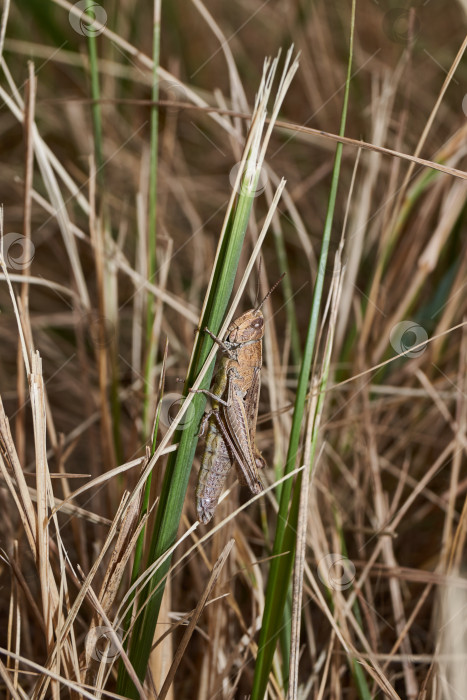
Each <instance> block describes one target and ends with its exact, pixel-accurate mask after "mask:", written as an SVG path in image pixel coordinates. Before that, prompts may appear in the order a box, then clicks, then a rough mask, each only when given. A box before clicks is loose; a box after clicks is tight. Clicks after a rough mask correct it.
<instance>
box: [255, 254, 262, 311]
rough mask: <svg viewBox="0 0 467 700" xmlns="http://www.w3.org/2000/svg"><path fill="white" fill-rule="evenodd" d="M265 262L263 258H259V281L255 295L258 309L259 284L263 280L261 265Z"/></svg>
mask: <svg viewBox="0 0 467 700" xmlns="http://www.w3.org/2000/svg"><path fill="white" fill-rule="evenodd" d="M262 264H263V258H260V259H259V264H258V281H257V282H256V296H255V309H256V304H257V303H258V297H259V284H260V281H261V266H262Z"/></svg>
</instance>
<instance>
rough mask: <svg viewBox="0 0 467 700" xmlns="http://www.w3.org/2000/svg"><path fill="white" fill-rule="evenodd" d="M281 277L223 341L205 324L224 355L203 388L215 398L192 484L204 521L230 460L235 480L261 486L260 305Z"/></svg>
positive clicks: (210, 512)
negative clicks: (209, 385) (195, 482)
mask: <svg viewBox="0 0 467 700" xmlns="http://www.w3.org/2000/svg"><path fill="white" fill-rule="evenodd" d="M281 279H282V277H281V278H280V279H279V280H278V282H276V284H275V285H274V286H273V287H272V289H271V290H270V291H269V292H268V294H267V295H266V296H265V298H264V299H263V301H262V302H261V304H260V305H259V306H258V307H257V308H256V309H250V311H246V312H245V313H244V314H243V315H242V316H240V317H239V318H237V319H236V320H235V321H233V322H232V323H231V324H230V326H229V328H228V330H227V338H226V340H225V341H221V340H219V339H218V338H216V336H214V335H213V334H212V333H211V332H210V331H209V330H208V329H205V330H206V332H207V333H209V335H210V336H211V337H212V338H213V340H214V341H215V342H216V343H218V344H219V345H220V346H221V348H222V350H223V351H224V353H225V356H224V357H223V358H222V362H221V365H220V367H219V371H218V378H217V381H216V383H215V385H214V386H213V391H212V393H211V392H208V391H204V392H203V393H205V394H207V395H209V396H211V398H212V399H213V404H212V409H211V411H209V412H208V413H207V414H206V416H205V418H204V421H203V427H202V430H201V433H203V432H204V429H205V427H206V424H207V425H208V430H207V435H206V446H205V450H204V454H203V457H202V460H201V468H200V471H199V476H198V485H197V488H196V507H197V511H198V517H199V519H200V520H201V521H202V522H203V523H208V522H209V521H210V520H211V518H212V516H213V514H214V510H215V508H216V506H217V502H218V500H219V497H220V495H221V493H222V489H223V487H224V483H225V480H226V478H227V474H228V473H229V471H230V469H231V467H232V464H235V467H236V469H237V474H238V478H239V481H240V482H241V483H242V484H245V485H246V486H248V488H249V489H250V491H251V492H252V493H253V494H257V493H260V492H261V491H262V490H263V485H262V483H261V479H260V477H259V474H258V468H263V467H264V466H265V462H264V459H263V457H262V455H261V453H260V452H259V450H258V448H257V447H256V444H255V437H256V420H257V417H258V400H259V391H260V374H261V366H262V361H263V360H262V341H263V336H264V317H263V313H262V311H261V307H262V306H263V304H264V302H265V301H266V299H267V298H268V297H269V295H270V294H271V293H272V291H273V290H274V289H275V287H276V286H277V285H278V284H279V282H280V281H281Z"/></svg>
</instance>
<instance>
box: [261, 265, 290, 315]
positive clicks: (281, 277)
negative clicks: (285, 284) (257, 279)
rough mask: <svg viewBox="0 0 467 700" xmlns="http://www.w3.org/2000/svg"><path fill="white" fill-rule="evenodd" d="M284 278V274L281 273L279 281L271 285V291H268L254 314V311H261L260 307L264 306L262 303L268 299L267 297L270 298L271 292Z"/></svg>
mask: <svg viewBox="0 0 467 700" xmlns="http://www.w3.org/2000/svg"><path fill="white" fill-rule="evenodd" d="M284 277H285V272H283V273H282V275H281V276H280V277H279V279H278V280H277V282H275V283H274V284H273V285H272V287H271V289H270V290H269V292H268V293H267V294H266V296H265V297H264V299H263V301H262V302H261V304H260V305H259V306H257V307H256V308H255V312H256V311H259V310H260V309H261V307H262V306H263V304H264V302H265V301H266V299H269V297H270V296H271V294H272V293H273V291H274V290H275V288H276V287H277V286H278V285H279V284H280V283H281V282H282V280H283V279H284Z"/></svg>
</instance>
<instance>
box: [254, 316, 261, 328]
mask: <svg viewBox="0 0 467 700" xmlns="http://www.w3.org/2000/svg"><path fill="white" fill-rule="evenodd" d="M252 326H253V328H262V327H263V319H262V318H258V319H257V320H256V321H254V323H253V324H252Z"/></svg>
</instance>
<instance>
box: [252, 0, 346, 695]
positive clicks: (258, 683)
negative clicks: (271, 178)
mask: <svg viewBox="0 0 467 700" xmlns="http://www.w3.org/2000/svg"><path fill="white" fill-rule="evenodd" d="M354 23H355V0H353V2H352V19H351V31H350V50H349V62H348V68H347V78H346V86H345V94H344V104H343V108H342V119H341V125H340V132H339V133H340V135H341V136H343V135H344V132H345V124H346V118H347V107H348V101H349V90H350V78H351V67H352V53H353V36H354ZM341 160H342V144H338V146H337V148H336V156H335V160H334V168H333V175H332V183H331V191H330V195H329V203H328V209H327V214H326V222H325V226H324V232H323V241H322V245H321V253H320V258H319V266H318V275H317V278H316V282H315V289H314V294H313V302H312V308H311V314H310V321H309V326H308V332H307V337H306V343H305V351H304V354H303V361H302V365H301V369H300V375H299V380H298V387H297V395H296V400H295V406H294V414H293V421H292V429H291V434H290V441H289V449H288V453H287V461H286V465H285V470H284V473H285V474H288V473H290V472H291V471H292V470H293V469H294V468H295V463H296V459H297V455H298V449H299V440H300V434H301V426H302V420H303V415H304V410H305V400H306V395H307V390H308V384H309V377H310V371H311V363H312V359H313V351H314V346H315V340H316V333H317V328H318V319H319V312H320V307H321V298H322V293H323V285H324V277H325V272H326V264H327V258H328V251H329V243H330V240H331V228H332V222H333V217H334V210H335V205H336V197H337V189H338V184H339V174H340V166H341ZM300 481H301V479H300V477H299V478H298V479H297V483H296V488H295V489H294V494H293V500H292V505H291V508H290V515H289V518H288V519H287V514H288V511H289V504H290V497H291V491H292V482H291V480H287V481H286V482H284V485H283V487H282V493H281V500H280V506H279V513H278V518H277V528H276V536H275V540H274V548H273V557H274V558H273V559H272V562H271V568H270V572H269V578H268V584H267V589H266V599H265V607H264V613H263V623H262V626H261V632H260V637H259V642H258V655H257V658H256V666H255V675H254V681H253V689H252V696H251V697H252V700H263V697H264V694H265V692H266V688H267V683H268V678H269V673H270V670H271V665H272V659H273V656H274V650H275V648H276V643H277V639H278V636H279V634H280V625H281V623H282V620H283V614H282V613H283V610H284V606H285V601H286V597H287V591H288V586H289V581H290V576H291V573H292V565H293V558H294V552H295V529H296V525H297V517H298V505H299V498H300Z"/></svg>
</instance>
